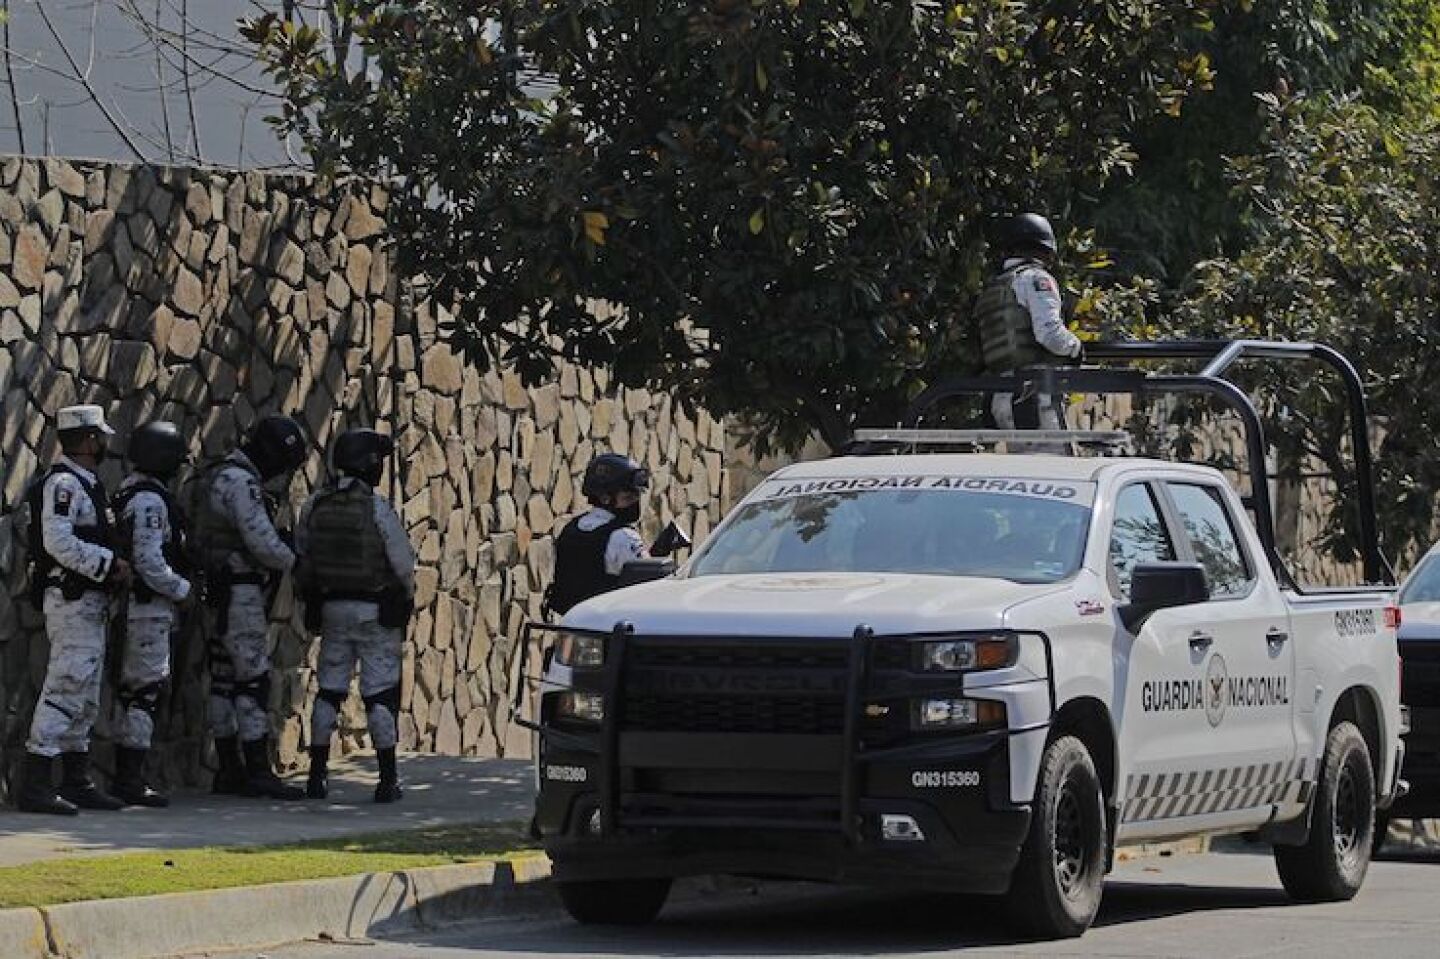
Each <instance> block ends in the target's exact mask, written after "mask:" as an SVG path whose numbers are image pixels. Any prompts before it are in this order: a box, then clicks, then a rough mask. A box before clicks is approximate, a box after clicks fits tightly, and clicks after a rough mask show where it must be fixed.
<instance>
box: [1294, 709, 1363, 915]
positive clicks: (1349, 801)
mask: <svg viewBox="0 0 1440 959" xmlns="http://www.w3.org/2000/svg"><path fill="white" fill-rule="evenodd" d="M1313 802H1314V803H1315V809H1314V813H1313V815H1312V816H1311V820H1310V836H1309V838H1308V839H1307V840H1306V841H1305V845H1303V846H1276V847H1275V867H1276V869H1277V870H1278V871H1279V873H1280V882H1281V883H1282V884H1284V886H1285V891H1286V892H1287V893H1289V894H1290V898H1292V899H1294V900H1296V901H1298V902H1339V901H1343V900H1346V899H1350V898H1352V897H1354V895H1355V893H1357V892H1359V891H1360V886H1361V884H1362V883H1363V882H1364V881H1365V872H1366V870H1367V869H1369V868H1370V853H1371V849H1372V847H1373V845H1374V842H1375V773H1374V770H1373V769H1372V768H1371V766H1370V749H1369V747H1368V746H1366V745H1365V738H1364V737H1363V736H1361V735H1360V730H1358V729H1356V728H1355V724H1354V723H1349V722H1343V723H1337V724H1336V725H1335V726H1334V727H1333V728H1331V730H1330V735H1329V736H1327V737H1326V739H1325V758H1324V761H1323V763H1322V764H1321V767H1320V782H1319V785H1318V786H1317V787H1316V792H1315V798H1314V800H1313Z"/></svg>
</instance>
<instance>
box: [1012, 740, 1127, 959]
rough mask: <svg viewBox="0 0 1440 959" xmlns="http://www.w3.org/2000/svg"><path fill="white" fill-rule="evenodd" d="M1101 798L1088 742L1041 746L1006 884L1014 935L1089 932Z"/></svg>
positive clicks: (1100, 873)
mask: <svg viewBox="0 0 1440 959" xmlns="http://www.w3.org/2000/svg"><path fill="white" fill-rule="evenodd" d="M1105 829H1106V827H1105V800H1104V798H1103V796H1102V795H1101V790H1100V777H1099V776H1098V775H1096V773H1095V763H1094V761H1093V760H1091V758H1090V751H1089V750H1087V749H1086V748H1085V744H1084V743H1082V742H1081V741H1080V740H1078V739H1076V738H1075V737H1074V736H1061V737H1060V738H1058V739H1056V740H1055V741H1054V742H1052V743H1050V744H1049V745H1048V746H1046V747H1045V755H1044V758H1043V759H1042V760H1041V762H1040V782H1039V785H1038V788H1037V789H1036V791H1035V805H1034V810H1033V812H1032V813H1031V818H1030V834H1029V836H1028V837H1026V840H1025V845H1024V847H1023V848H1022V849H1021V850H1020V861H1019V863H1018V864H1017V865H1016V867H1015V875H1014V877H1013V878H1012V879H1011V881H1010V892H1009V895H1008V897H1007V906H1008V911H1009V914H1010V921H1011V924H1012V925H1013V926H1014V927H1015V928H1016V930H1017V931H1019V932H1021V933H1023V934H1025V935H1027V936H1034V937H1036V938H1045V939H1065V938H1072V937H1074V936H1078V935H1080V934H1082V933H1083V932H1084V931H1085V930H1086V929H1088V928H1090V923H1091V922H1093V921H1094V919H1095V913H1096V911H1097V910H1099V908H1100V894H1101V892H1102V891H1103V889H1104V886H1105V841H1106V834H1105Z"/></svg>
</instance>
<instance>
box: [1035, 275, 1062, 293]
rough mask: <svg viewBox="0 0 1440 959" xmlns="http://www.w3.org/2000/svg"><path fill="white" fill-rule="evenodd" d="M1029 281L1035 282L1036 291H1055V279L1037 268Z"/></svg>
mask: <svg viewBox="0 0 1440 959" xmlns="http://www.w3.org/2000/svg"><path fill="white" fill-rule="evenodd" d="M1030 282H1032V283H1034V284H1035V292H1036V293H1054V292H1055V291H1056V290H1055V280H1054V279H1053V278H1052V277H1051V276H1050V274H1048V273H1042V272H1040V271H1039V270H1037V271H1035V273H1034V275H1033V276H1032V277H1031V281H1030Z"/></svg>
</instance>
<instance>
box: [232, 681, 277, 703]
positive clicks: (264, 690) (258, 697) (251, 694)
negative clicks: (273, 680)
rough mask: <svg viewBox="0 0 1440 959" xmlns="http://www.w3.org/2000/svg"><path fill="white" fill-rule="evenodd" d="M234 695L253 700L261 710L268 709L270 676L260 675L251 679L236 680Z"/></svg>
mask: <svg viewBox="0 0 1440 959" xmlns="http://www.w3.org/2000/svg"><path fill="white" fill-rule="evenodd" d="M235 695H236V696H244V697H245V698H247V699H250V700H253V701H254V702H255V704H256V705H257V706H259V707H260V708H261V709H268V708H270V674H269V673H261V674H260V675H259V676H256V677H255V678H253V679H245V680H239V679H237V680H236V681H235Z"/></svg>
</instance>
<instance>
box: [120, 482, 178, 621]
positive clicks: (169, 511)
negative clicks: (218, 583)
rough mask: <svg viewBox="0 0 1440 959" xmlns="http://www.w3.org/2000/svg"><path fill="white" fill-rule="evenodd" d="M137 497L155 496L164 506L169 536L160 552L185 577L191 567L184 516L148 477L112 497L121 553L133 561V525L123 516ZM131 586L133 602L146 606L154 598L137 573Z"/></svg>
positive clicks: (166, 491) (167, 493) (163, 489)
mask: <svg viewBox="0 0 1440 959" xmlns="http://www.w3.org/2000/svg"><path fill="white" fill-rule="evenodd" d="M139 493H154V494H155V495H156V496H158V497H160V500H161V502H163V503H164V504H165V515H166V516H167V517H168V518H169V520H170V532H169V534H168V535H167V536H166V537H165V545H164V547H163V549H162V552H163V553H164V555H165V562H166V563H167V564H169V566H170V568H171V569H173V570H174V571H175V572H177V573H179V574H180V575H181V576H185V575H188V573H189V566H190V563H189V561H188V559H187V557H186V552H185V516H184V514H183V513H182V512H181V511H180V508H179V507H178V506H176V505H175V500H174V498H173V497H172V496H171V495H170V490H169V489H168V488H167V487H166V486H165V484H164V483H162V482H160V481H159V480H157V479H152V478H150V477H148V476H147V477H145V478H144V479H142V480H141V481H140V482H138V483H135V484H133V485H131V486H127V487H126V488H125V489H123V490H121V491H120V492H119V493H117V494H115V517H116V519H117V520H118V521H119V524H118V525H119V527H120V545H121V553H122V554H123V555H124V556H125V558H126V559H128V560H130V561H132V562H133V561H134V558H135V557H134V551H135V521H134V520H133V519H131V518H129V517H127V516H126V515H125V508H126V507H127V506H129V504H130V501H131V500H132V499H134V498H135V496H136V495H137V494H139ZM132 582H133V586H134V591H135V598H136V599H138V600H140V602H142V603H145V602H149V601H150V600H152V599H154V598H155V591H154V590H153V589H151V588H150V587H149V586H147V585H146V584H145V577H143V576H141V575H140V573H139V571H138V570H137V571H136V573H135V578H134V580H133V581H132Z"/></svg>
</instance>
